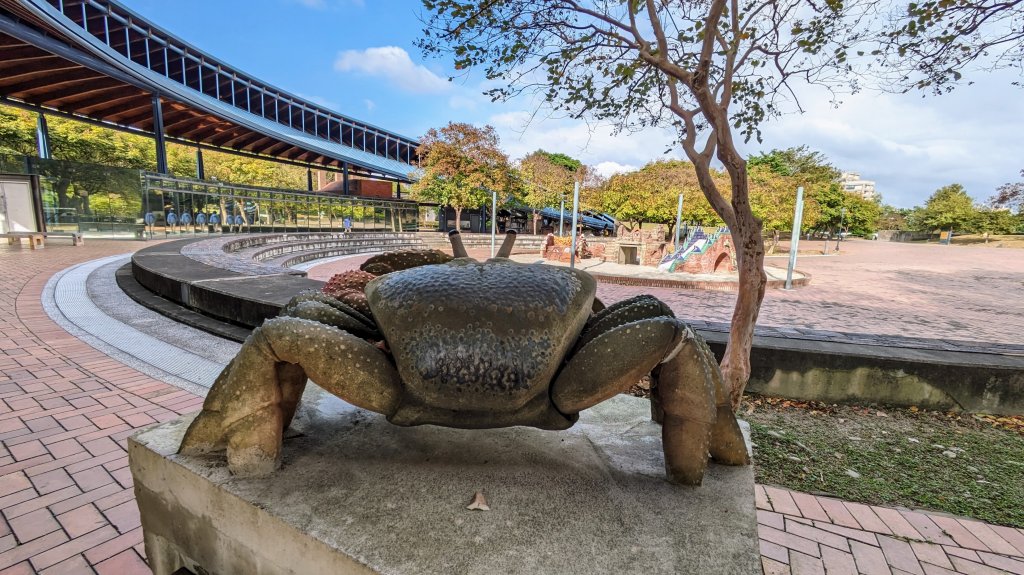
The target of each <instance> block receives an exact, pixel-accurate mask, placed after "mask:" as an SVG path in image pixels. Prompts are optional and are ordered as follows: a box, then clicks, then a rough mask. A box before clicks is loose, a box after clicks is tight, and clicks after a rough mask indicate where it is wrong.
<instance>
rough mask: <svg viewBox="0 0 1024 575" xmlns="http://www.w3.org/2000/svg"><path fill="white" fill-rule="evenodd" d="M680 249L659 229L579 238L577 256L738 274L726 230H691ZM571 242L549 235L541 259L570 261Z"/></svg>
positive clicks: (666, 268) (690, 271)
mask: <svg viewBox="0 0 1024 575" xmlns="http://www.w3.org/2000/svg"><path fill="white" fill-rule="evenodd" d="M683 237H684V238H685V239H684V240H683V241H682V243H681V245H680V246H679V247H678V248H675V246H673V245H672V243H671V242H668V241H666V240H665V230H664V228H663V227H662V226H656V227H655V228H654V229H648V230H633V231H626V230H624V229H621V230H619V233H618V234H617V237H615V238H614V239H610V240H603V239H599V238H591V239H590V240H591V241H588V240H587V239H586V238H583V237H582V236H581V237H579V238H577V245H576V257H577V258H578V259H581V260H588V259H591V258H594V259H599V260H601V261H605V262H610V263H615V264H623V265H639V266H644V267H653V268H657V269H658V270H659V271H661V272H665V273H688V274H724V273H731V272H735V271H736V249H735V246H734V245H733V241H732V234H731V233H729V229H728V228H725V227H721V228H717V229H716V230H715V231H713V232H711V233H707V232H705V231H704V228H703V227H701V226H695V227H691V228H689V230H687V231H686V232H684V234H683ZM570 242H571V239H570V238H568V237H557V236H555V235H554V234H548V237H547V238H546V240H545V242H544V244H543V246H542V247H541V254H540V255H541V257H543V258H544V259H547V260H552V261H558V262H568V261H569V259H570V255H571V252H572V248H571V245H570Z"/></svg>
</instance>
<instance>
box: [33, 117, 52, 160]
mask: <svg viewBox="0 0 1024 575" xmlns="http://www.w3.org/2000/svg"><path fill="white" fill-rule="evenodd" d="M36 148H37V149H38V151H39V157H40V158H42V159H44V160H49V159H50V157H51V152H52V151H51V149H50V129H49V128H48V127H47V126H46V116H44V115H43V114H39V115H38V117H37V118H36Z"/></svg>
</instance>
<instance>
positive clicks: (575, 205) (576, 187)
mask: <svg viewBox="0 0 1024 575" xmlns="http://www.w3.org/2000/svg"><path fill="white" fill-rule="evenodd" d="M579 203H580V183H579V182H576V183H575V184H573V188H572V252H570V253H569V268H570V269H572V268H575V267H576V218H577V216H579Z"/></svg>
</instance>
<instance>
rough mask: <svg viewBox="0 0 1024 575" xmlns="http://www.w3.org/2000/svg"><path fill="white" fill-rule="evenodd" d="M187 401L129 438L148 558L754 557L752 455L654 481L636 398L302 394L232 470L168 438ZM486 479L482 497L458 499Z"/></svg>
mask: <svg viewBox="0 0 1024 575" xmlns="http://www.w3.org/2000/svg"><path fill="white" fill-rule="evenodd" d="M190 419H191V418H190V417H183V418H181V419H178V420H175V421H172V422H169V423H166V424H163V425H160V426H157V427H154V428H151V429H148V430H145V431H142V432H140V433H138V434H137V435H135V436H134V437H133V438H131V440H130V441H129V457H130V461H131V470H132V474H133V475H134V478H135V492H136V496H137V497H138V502H139V508H140V510H141V512H142V526H143V530H144V533H145V542H146V553H147V555H148V557H149V560H150V563H151V566H152V568H153V571H154V573H155V574H156V575H170V574H171V573H173V572H175V571H176V570H177V569H179V568H181V567H185V568H187V569H190V570H191V571H193V572H195V573H208V574H210V575H233V574H253V575H255V574H263V573H267V574H269V573H274V574H277V573H294V574H302V575H316V574H325V575H326V574H332V575H338V574H348V573H359V574H368V573H382V574H394V575H401V574H410V575H413V574H416V575H421V574H439V575H441V574H443V575H452V574H482V575H498V574H530V575H537V574H543V573H557V574H576V573H579V574H584V573H585V574H595V573H615V574H623V573H642V574H645V575H646V574H655V573H666V574H667V573H673V574H677V573H682V574H698V573H699V574H713V573H722V574H730V575H739V574H754V573H760V564H759V559H758V545H757V526H756V516H755V511H754V493H753V490H754V473H753V468H752V467H749V466H748V467H725V466H718V465H711V466H710V467H709V469H708V473H707V476H706V477H705V479H704V485H703V486H701V487H697V488H689V487H680V486H676V485H672V484H670V483H668V482H667V481H665V479H664V471H663V469H662V466H663V464H664V459H663V456H662V451H661V436H660V427H658V426H657V425H655V424H653V423H651V422H650V418H649V404H648V402H647V401H646V400H641V399H636V398H631V397H624V396H619V397H617V398H615V399H613V400H611V401H608V402H606V403H604V404H602V405H600V406H598V407H597V408H595V409H591V410H588V411H586V412H584V413H583V414H582V417H581V419H580V423H578V424H577V425H576V426H575V427H574V428H572V429H570V430H568V431H560V432H555V431H541V430H536V429H530V428H522V427H515V428H508V429H496V430H483V431H480V430H472V431H468V430H455V429H446V428H440V427H433V426H424V427H415V428H401V427H396V426H393V425H391V424H389V423H387V421H385V420H384V418H383V417H381V416H378V415H375V414H372V413H368V412H366V411H362V410H360V409H356V408H354V407H351V406H349V405H348V404H346V403H343V402H341V401H340V400H337V399H335V398H334V397H332V396H329V395H327V394H324V393H323V392H319V391H317V392H314V393H307V397H306V399H305V400H304V407H303V408H302V409H301V410H300V414H299V416H297V418H296V421H295V422H294V423H293V429H294V430H295V431H294V432H289V437H287V438H286V440H285V451H284V464H283V466H282V468H281V470H280V471H278V472H277V473H275V474H273V475H271V476H270V477H267V478H263V479H237V478H233V477H232V476H231V475H230V474H229V473H228V471H227V467H226V464H225V462H224V458H223V454H219V455H216V456H208V457H182V456H178V455H175V454H174V452H175V451H176V449H177V447H178V443H179V442H180V440H181V437H182V434H183V433H184V431H185V428H186V427H187V426H188V424H189V422H190ZM477 491H483V492H484V494H485V496H486V498H487V502H488V503H489V505H490V507H491V511H469V510H467V509H466V505H467V504H469V502H470V501H471V500H472V498H473V494H474V493H475V492H477Z"/></svg>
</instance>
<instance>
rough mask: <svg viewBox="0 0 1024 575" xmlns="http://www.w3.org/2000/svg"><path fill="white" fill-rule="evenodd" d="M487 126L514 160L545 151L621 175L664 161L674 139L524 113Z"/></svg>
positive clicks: (503, 116) (509, 114)
mask: <svg viewBox="0 0 1024 575" xmlns="http://www.w3.org/2000/svg"><path fill="white" fill-rule="evenodd" d="M488 123H489V124H491V125H492V126H494V127H495V129H497V131H498V135H499V136H500V137H501V144H502V147H503V148H504V149H505V150H506V151H507V152H508V153H509V155H510V156H511V157H513V158H519V157H522V156H525V155H526V154H528V153H530V152H533V151H534V150H537V149H544V150H547V151H549V152H560V153H563V154H568V155H570V156H572V157H574V158H576V159H578V160H580V161H582V162H583V163H585V164H588V165H591V166H598V165H601V164H604V165H605V166H606V168H608V169H611V168H612V167H613V166H619V167H622V168H623V170H624V171H625V170H628V169H637V168H636V166H642V165H644V164H646V163H648V162H650V161H652V160H656V159H659V158H662V157H665V154H664V152H665V150H666V149H668V148H669V147H670V145H671V141H672V139H673V138H672V137H671V134H669V133H668V132H666V131H664V130H661V129H657V128H651V129H647V130H644V131H642V132H637V133H620V134H615V133H613V130H612V128H611V127H610V126H607V125H597V126H593V129H592V127H591V126H590V125H588V124H587V123H585V122H582V121H577V120H568V119H554V118H539V117H534V116H533V115H532V114H530V113H529V112H525V111H515V112H504V113H499V114H495V115H492V116H491V117H490V118H489V119H488ZM671 155H672V156H673V157H678V155H679V151H678V148H673V149H672V154H671Z"/></svg>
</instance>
